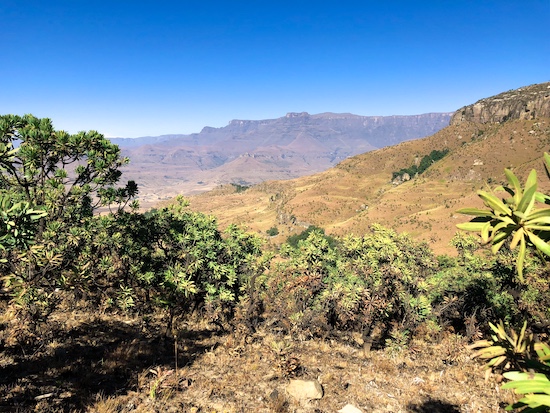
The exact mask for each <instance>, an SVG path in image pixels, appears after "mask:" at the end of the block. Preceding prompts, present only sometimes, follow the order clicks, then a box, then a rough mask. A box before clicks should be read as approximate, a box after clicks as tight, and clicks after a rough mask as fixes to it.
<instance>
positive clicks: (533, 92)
mask: <svg viewBox="0 0 550 413" xmlns="http://www.w3.org/2000/svg"><path fill="white" fill-rule="evenodd" d="M544 117H546V118H548V117H550V82H547V83H539V84H536V85H531V86H526V87H522V88H519V89H516V90H510V91H508V92H504V93H501V94H498V95H496V96H492V97H490V98H486V99H481V100H478V101H477V102H476V103H474V104H473V105H468V106H464V107H463V108H461V109H459V110H457V111H456V112H455V114H454V115H453V117H452V118H451V125H459V124H460V123H462V122H464V121H469V122H475V123H501V122H505V121H507V120H509V119H525V120H531V119H537V118H544Z"/></svg>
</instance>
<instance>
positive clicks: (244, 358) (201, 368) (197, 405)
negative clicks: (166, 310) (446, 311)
mask: <svg viewBox="0 0 550 413" xmlns="http://www.w3.org/2000/svg"><path fill="white" fill-rule="evenodd" d="M161 321H162V317H161V315H159V316H158V317H154V318H152V319H150V320H148V321H147V322H144V321H143V320H142V319H140V318H138V317H129V316H125V315H117V314H98V313H97V312H94V311H93V309H90V310H87V309H79V310H73V311H66V309H60V310H59V311H57V312H56V313H54V314H53V315H52V317H51V320H50V321H49V324H47V325H45V326H43V328H42V329H43V331H44V332H46V333H45V334H44V335H43V338H42V339H41V340H38V339H34V341H33V342H32V343H26V344H23V345H22V344H16V345H10V346H8V345H5V341H3V339H4V338H5V337H6V336H7V335H8V334H9V330H10V329H12V328H14V326H13V325H11V327H9V326H8V325H7V324H3V329H2V331H1V336H0V338H1V340H2V341H0V342H2V343H3V344H4V346H3V348H2V351H1V352H0V360H2V363H1V364H0V411H20V412H26V411H40V412H77V411H82V412H98V413H114V412H196V413H198V412H251V411H254V412H335V411H337V410H339V409H341V408H342V407H343V406H345V405H346V404H348V403H351V404H353V405H355V406H357V407H358V408H360V409H361V410H362V411H364V412H498V411H500V409H501V407H500V406H502V402H503V401H511V395H510V394H508V393H503V392H499V389H498V384H497V380H496V378H495V377H493V378H491V380H490V381H489V382H484V380H483V375H484V374H483V371H482V367H481V366H480V364H479V363H478V362H476V361H472V360H471V359H470V357H469V354H468V352H467V350H466V349H465V344H466V343H465V342H464V340H463V339H461V338H460V337H457V336H455V335H452V334H449V335H447V336H445V337H444V338H443V339H441V340H440V341H438V342H434V343H427V342H425V341H422V340H415V341H413V342H412V343H411V344H410V345H409V346H408V348H404V347H399V346H390V347H389V348H387V349H386V350H377V351H366V350H365V349H363V348H362V347H361V346H359V345H358V344H357V342H356V341H355V340H353V338H352V337H350V338H349V339H345V338H343V339H340V340H339V341H335V340H330V339H326V340H321V339H319V340H296V339H293V338H291V337H290V336H281V335H277V334H274V333H272V332H270V331H267V330H263V331H259V332H257V333H255V334H254V335H248V336H245V335H237V334H222V333H220V332H219V331H217V330H215V329H214V328H213V327H211V326H208V325H206V324H204V323H188V324H185V325H183V324H182V325H181V329H180V331H179V333H178V336H177V339H176V340H174V338H163V337H162V336H161V335H160V333H159V332H160V331H161V329H162V328H161V327H162V323H161ZM48 328H49V330H48ZM176 353H177V359H176ZM176 361H177V364H176ZM293 377H299V378H307V379H316V380H318V381H319V382H320V383H321V384H322V386H323V388H324V393H325V396H324V397H323V398H322V399H321V400H317V401H310V402H299V401H297V400H294V399H293V398H292V397H290V396H289V395H288V394H287V393H286V391H285V388H286V386H287V384H288V383H289V380H290V379H291V378H293Z"/></svg>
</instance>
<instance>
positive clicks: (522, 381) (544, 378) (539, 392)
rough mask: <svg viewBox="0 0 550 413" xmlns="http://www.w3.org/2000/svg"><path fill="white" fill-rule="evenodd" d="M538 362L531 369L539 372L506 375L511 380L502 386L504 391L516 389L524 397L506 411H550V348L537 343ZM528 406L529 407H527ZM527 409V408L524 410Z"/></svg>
mask: <svg viewBox="0 0 550 413" xmlns="http://www.w3.org/2000/svg"><path fill="white" fill-rule="evenodd" d="M534 348H535V351H536V353H537V356H538V360H535V361H533V362H531V363H530V367H531V368H532V369H533V370H535V371H538V373H533V372H517V371H510V372H506V373H504V377H505V378H507V379H508V380H510V381H509V382H508V383H506V384H504V385H503V386H502V388H503V389H515V392H516V394H522V395H523V396H524V397H523V398H521V399H520V400H518V402H517V403H514V404H513V405H511V406H508V407H507V408H506V410H512V409H518V408H523V410H522V412H533V413H534V412H544V411H549V410H550V379H549V378H550V346H549V345H548V344H545V343H535V345H534ZM526 406H527V407H526ZM524 407H525V408H524Z"/></svg>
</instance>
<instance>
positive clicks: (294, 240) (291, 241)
mask: <svg viewBox="0 0 550 413" xmlns="http://www.w3.org/2000/svg"><path fill="white" fill-rule="evenodd" d="M312 232H318V233H319V234H321V236H322V237H323V238H325V239H326V240H327V242H328V243H329V245H330V246H331V247H332V248H334V247H335V246H336V239H335V238H333V237H331V236H329V235H326V234H325V230H324V229H323V228H319V227H317V226H315V225H310V226H309V227H307V228H306V229H305V230H304V231H302V232H300V233H299V234H294V235H290V236H289V237H288V238H287V239H286V244H287V245H289V246H291V247H292V248H297V247H298V244H299V242H300V241H303V240H306V239H307V238H308V237H309V235H310V234H311V233H312Z"/></svg>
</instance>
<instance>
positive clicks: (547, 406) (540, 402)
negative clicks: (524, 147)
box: [459, 153, 550, 412]
mask: <svg viewBox="0 0 550 413" xmlns="http://www.w3.org/2000/svg"><path fill="white" fill-rule="evenodd" d="M544 159H545V162H546V165H545V166H546V169H547V174H548V176H549V177H550V173H548V171H549V169H550V156H549V155H548V154H547V153H545V154H544ZM505 174H506V178H507V180H508V183H509V186H505V187H503V188H498V189H500V190H504V191H506V192H507V193H508V194H509V195H510V197H509V198H506V199H503V200H500V199H499V198H498V197H496V196H495V195H494V194H491V193H487V192H485V191H479V192H478V194H479V196H480V197H481V198H482V199H483V201H484V203H485V205H486V206H487V207H488V208H489V210H482V209H477V208H466V209H462V210H460V211H459V212H462V213H464V214H468V215H474V216H476V218H474V219H473V220H472V221H471V222H469V223H466V224H461V225H459V228H461V229H464V230H468V231H476V232H480V233H481V237H482V240H483V241H484V242H486V243H488V242H491V243H492V251H493V253H497V252H498V251H499V250H500V249H501V247H502V246H503V245H505V243H507V242H509V244H508V245H509V247H510V249H512V250H513V249H515V248H516V247H517V246H518V245H519V252H518V255H517V257H516V271H517V275H518V278H519V281H520V282H521V283H523V284H525V281H527V288H526V289H524V291H523V293H525V292H528V294H527V296H529V295H531V294H533V293H535V295H536V293H537V292H538V291H537V289H536V284H535V283H533V280H532V279H529V280H525V279H524V276H523V271H524V266H525V261H526V256H527V249H528V247H530V248H534V249H535V250H536V251H537V252H539V254H540V256H541V257H542V258H543V260H544V264H546V261H547V260H548V256H550V244H549V243H548V241H549V240H550V208H539V209H533V208H534V206H535V203H536V202H539V203H541V202H543V203H545V204H548V203H550V202H549V201H550V197H549V196H548V195H545V194H542V193H539V192H537V186H538V181H537V174H536V171H535V170H532V171H531V173H530V174H529V177H528V178H527V181H526V183H525V188H522V186H521V184H520V182H519V180H518V179H517V177H516V176H515V175H514V174H513V173H512V171H510V170H508V169H506V170H505ZM545 278H546V280H545V281H546V282H545V284H546V285H548V280H547V273H546V274H545ZM533 284H535V285H533ZM533 287H535V288H533ZM547 291H548V290H547V289H546V292H547ZM538 304H539V307H542V308H544V304H545V303H544V302H542V303H538ZM546 304H547V302H546ZM546 308H548V306H546ZM544 321H546V322H547V320H544ZM490 327H491V329H492V330H493V331H494V332H495V333H496V335H493V336H492V340H493V342H491V341H489V340H482V341H479V342H477V343H475V344H474V345H473V346H472V347H473V348H477V347H481V349H480V350H479V351H477V352H476V353H475V356H479V357H482V358H485V359H490V361H489V362H488V363H487V367H489V368H494V367H496V366H500V365H502V364H503V363H504V362H505V361H506V362H507V363H506V365H505V366H504V367H505V368H506V367H508V366H512V367H513V368H516V369H520V370H523V371H511V372H506V373H504V377H505V378H507V379H509V380H510V382H508V383H506V384H504V385H503V388H512V389H515V390H516V393H518V394H523V395H524V397H523V398H522V399H521V400H519V401H518V402H517V403H515V404H513V405H510V406H508V407H507V408H506V409H507V410H512V409H517V408H522V411H523V412H543V411H549V410H550V380H549V378H550V347H549V346H548V344H545V343H536V344H534V341H533V336H532V335H531V334H529V335H527V334H526V328H527V323H526V322H525V323H524V324H523V327H522V329H521V331H520V333H519V334H517V333H516V332H515V331H514V330H511V333H510V334H508V333H507V332H506V330H505V327H504V324H503V323H502V322H501V323H500V324H499V325H498V327H496V326H494V325H493V324H490ZM533 350H535V351H536V353H537V356H538V360H534V361H533V360H532V358H531V354H532V353H533ZM526 370H529V372H526ZM524 407H526V408H524Z"/></svg>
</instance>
